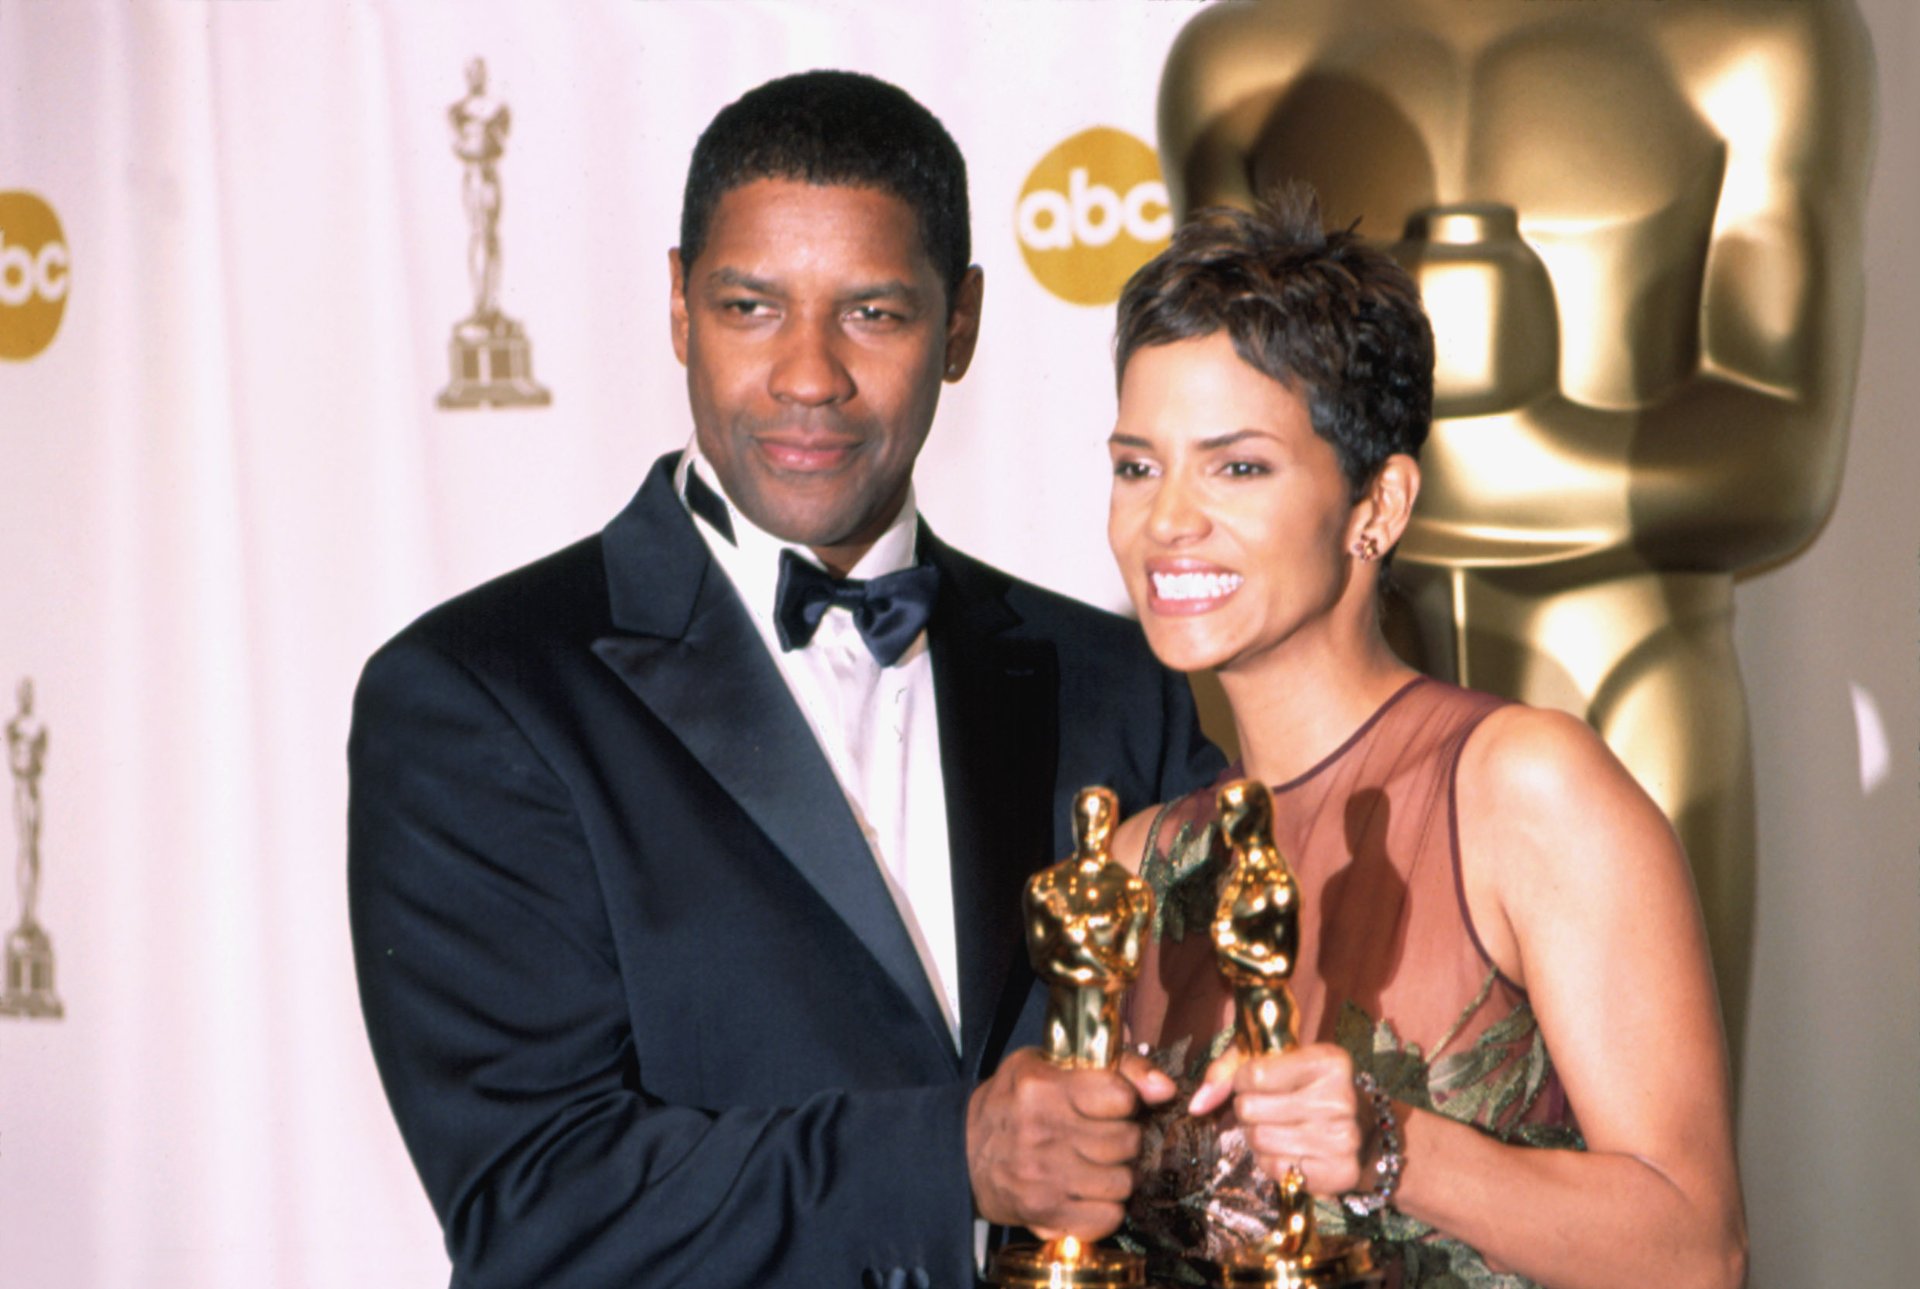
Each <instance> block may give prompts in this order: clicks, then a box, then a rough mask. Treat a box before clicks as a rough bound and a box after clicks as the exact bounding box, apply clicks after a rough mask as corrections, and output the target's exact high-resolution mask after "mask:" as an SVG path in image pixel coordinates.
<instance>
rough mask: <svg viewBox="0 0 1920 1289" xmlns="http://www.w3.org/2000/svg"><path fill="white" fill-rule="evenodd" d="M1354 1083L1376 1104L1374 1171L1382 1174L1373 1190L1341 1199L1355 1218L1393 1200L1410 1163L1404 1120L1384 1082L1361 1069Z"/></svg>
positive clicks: (1351, 1194)
mask: <svg viewBox="0 0 1920 1289" xmlns="http://www.w3.org/2000/svg"><path fill="white" fill-rule="evenodd" d="M1353 1086H1354V1087H1355V1088H1357V1089H1359V1091H1360V1094H1361V1095H1362V1096H1364V1097H1366V1098H1367V1100H1369V1101H1371V1102H1372V1103H1373V1126H1374V1130H1375V1131H1377V1132H1378V1133H1379V1134H1380V1157H1379V1158H1378V1159H1376V1160H1375V1161H1374V1163H1373V1171H1374V1172H1375V1173H1377V1174H1379V1176H1378V1177H1377V1178H1376V1179H1375V1181H1374V1183H1373V1189H1372V1190H1370V1191H1360V1192H1350V1193H1348V1194H1347V1195H1344V1196H1342V1197H1341V1199H1342V1202H1343V1203H1345V1204H1346V1206H1347V1212H1349V1213H1351V1214H1353V1215H1354V1216H1355V1217H1368V1216H1371V1215H1372V1214H1374V1213H1378V1212H1379V1211H1380V1210H1381V1209H1383V1208H1385V1207H1386V1206H1387V1205H1389V1204H1391V1203H1393V1193H1394V1192H1395V1191H1397V1190H1399V1189H1400V1170H1401V1169H1402V1168H1405V1167H1406V1166H1407V1157H1406V1155H1405V1154H1403V1153H1402V1150H1403V1146H1402V1143H1401V1139H1400V1120H1399V1119H1397V1118H1396V1117H1395V1116H1394V1113H1393V1102H1392V1100H1391V1099H1389V1098H1388V1096H1387V1094H1386V1093H1385V1092H1382V1091H1381V1090H1380V1084H1379V1083H1378V1082H1376V1081H1375V1080H1374V1077H1373V1075H1371V1074H1369V1073H1367V1072H1366V1071H1365V1070H1361V1071H1360V1072H1359V1073H1358V1074H1355V1075H1354V1076H1353Z"/></svg>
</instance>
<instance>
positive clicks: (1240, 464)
mask: <svg viewBox="0 0 1920 1289" xmlns="http://www.w3.org/2000/svg"><path fill="white" fill-rule="evenodd" d="M1223 471H1224V473H1225V474H1226V476H1227V477H1228V478H1229V479H1252V478H1257V477H1258V476H1260V475H1263V474H1266V473H1267V467H1266V466H1264V465H1262V464H1261V463H1260V462H1258V461H1229V462H1227V464H1226V465H1225V466H1224V467H1223Z"/></svg>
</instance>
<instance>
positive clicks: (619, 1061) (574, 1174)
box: [348, 457, 1219, 1289]
mask: <svg viewBox="0 0 1920 1289" xmlns="http://www.w3.org/2000/svg"><path fill="white" fill-rule="evenodd" d="M672 465H673V458H671V457H668V458H664V459H663V460H662V461H661V462H659V463H658V464H657V465H656V466H655V468H654V470H653V472H652V474H651V475H650V476H649V478H648V480H647V482H646V484H645V485H644V486H643V487H642V488H641V490H640V492H639V494H638V496H637V497H636V498H635V499H634V501H633V502H632V503H631V504H630V505H629V506H628V507H627V509H626V510H625V511H623V512H622V513H621V514H620V515H619V516H618V517H617V518H616V519H615V520H614V521H613V522H612V523H611V524H610V525H608V527H607V528H606V530H605V531H604V532H603V533H602V534H600V535H599V536H597V537H595V538H591V539H588V540H586V541H582V542H580V543H577V544H576V545H574V546H571V547H568V548H567V549H565V550H562V551H560V552H558V553H557V554H555V555H552V556H550V557H548V558H547V559H545V560H542V561H540V562H539V563H536V564H533V565H531V566H529V567H527V568H524V569H521V570H519V571H517V572H515V573H511V574H508V575H507V576H505V577H503V578H501V579H499V580H497V581H495V582H492V583H489V584H488V585H486V586H483V587H481V588H479V589H478V590H475V591H472V592H469V593H468V594H466V595H463V596H461V597H459V598H458V599H455V600H453V601H451V602H449V603H447V604H445V605H442V606H441V607H440V608H438V609H435V610H434V611H432V612H430V613H428V614H427V615H426V616H424V617H423V618H421V619H420V620H419V621H417V622H415V623H414V624H413V625H412V626H410V627H408V628H407V629H406V630H405V631H403V632H402V633H401V634H400V635H399V636H398V637H396V638H395V639H394V640H393V641H392V642H390V643H389V644H388V645H386V646H385V647H384V648H383V649H382V650H381V651H380V652H379V653H378V654H376V655H375V656H374V658H373V660H372V661H371V662H369V663H368V665H367V668H366V671H365V674H364V675H363V677H362V679H361V683H360V688H359V691H358V693H357V695H356V699H355V705H354V718H353V733H352V737H351V740H350V744H349V752H348V755H349V764H350V770H351V794H350V805H349V825H350V826H349V855H348V875H349V887H350V909H351V914H352V926H353V940H354V952H355V957H356V961H357V966H358V974H359V984H360V994H361V1001H362V1005H363V1008H364V1011H365V1014H366V1021H367V1029H368V1032H369V1035H370V1037H371V1040H372V1044H373V1051H374V1056H375V1058H376V1061H377V1063H378V1065H379V1068H380V1073H381V1077H382V1080H383V1082H384V1084H385V1086H386V1090H387V1094H388V1097H389V1099H390V1100H391V1102H392V1105H393V1110H394V1114H395V1116H396V1117H397V1119H398V1121H399V1124H400V1129H401V1133H402V1135H403V1136H404V1137H405V1139H406V1143H407V1147H408V1149H409V1150H410V1151H411V1153H412V1155H413V1159H414V1162H415V1164H416V1166H417V1167H418V1168H419V1170H420V1175H421V1177H422V1179H423V1180H424V1182H425V1184H426V1189H427V1193H428V1195H429V1197H430V1198H431V1200H432V1202H433V1206H434V1208H435V1211H436V1212H437V1213H438V1215H439V1218H440V1221H441V1223H442V1226H443V1228H444V1229H445V1232H446V1241H447V1248H448V1251H449V1253H450V1254H451V1256H452V1259H453V1263H454V1275H453V1283H454V1284H455V1285H457V1286H481V1285H487V1286H493V1285H500V1286H514V1287H515V1289H535V1287H536V1286H538V1287H540V1289H556V1287H559V1286H573V1285H579V1286H593V1287H594V1289H611V1287H612V1286H621V1287H622V1289H630V1287H632V1286H640V1285H666V1284H687V1285H713V1286H734V1285H737V1286H748V1285H808V1286H811V1285H828V1286H849V1287H850V1289H851V1287H853V1286H882V1285H884V1286H888V1287H889V1289H895V1287H903V1286H909V1285H918V1286H925V1285H943V1286H952V1285H963V1284H971V1283H972V1280H973V1248H972V1245H973V1239H972V1230H973V1226H972V1201H971V1187H970V1183H969V1180H968V1176H967V1165H966V1158H965V1131H964V1129H965V1118H966V1102H967V1097H968V1095H969V1093H970V1092H971V1090H972V1088H973V1087H974V1086H975V1084H976V1083H977V1082H978V1081H979V1080H980V1079H981V1078H982V1077H984V1076H985V1075H986V1074H988V1073H990V1072H991V1070H992V1068H993V1066H994V1064H995V1062H996V1061H997V1060H998V1059H999V1058H1000V1057H1001V1056H1002V1055H1003V1054H1004V1053H1005V1052H1006V1051H1007V1050H1008V1049H1009V1047H1010V1046H1011V1045H1014V1044H1015V1042H1016V1036H1017V1039H1018V1041H1019V1042H1031V1041H1034V1039H1035V1037H1036V1036H1037V1033H1038V1014H1039V1002H1040V999H1039V997H1038V995H1039V992H1040V991H1039V990H1038V989H1037V988H1035V987H1034V985H1033V981H1032V977H1031V973H1030V971H1029V968H1028V966H1027V962H1026V954H1025V950H1024V947H1023V944H1022V940H1021V926H1020V916H1019V900H1020V891H1021V886H1022V883H1023V882H1024V881H1025V879H1026V877H1027V875H1028V874H1029V873H1031V872H1032V871H1033V870H1035V869H1037V868H1039V867H1042V866H1043V865H1045V864H1048V863H1050V862H1052V861H1053V860H1055V859H1056V858H1058V857H1060V856H1062V855H1064V854H1066V853H1067V851H1068V850H1069V849H1070V848H1071V837H1070V833H1069V826H1070V825H1069V805H1070V802H1071V799H1072V796H1073V794H1074V792H1075V791H1076V790H1077V789H1078V788H1080V787H1082V786H1083V785H1085V784H1089V783H1106V784H1108V785H1110V786H1112V787H1113V788H1114V790H1115V791H1116V792H1118V793H1119V795H1120V798H1121V802H1122V806H1123V808H1125V809H1127V810H1134V809H1139V808H1141V807H1143V806H1145V805H1147V804H1149V803H1151V802H1153V801H1155V800H1159V799H1163V798H1167V797H1171V796H1176V795H1178V794H1179V793H1181V792H1182V791H1184V790H1186V789H1187V788H1189V787H1191V786H1193V785H1195V784H1196V783H1200V782H1203V781H1206V780H1207V779H1210V778H1211V777H1212V776H1213V774H1214V773H1215V772H1216V771H1217V769H1218V768H1219V760H1218V754H1217V753H1215V752H1214V751H1213V749H1212V748H1211V747H1209V746H1208V745H1206V744H1205V743H1204V742H1203V741H1202V740H1201V738H1200V736H1199V734H1198V731H1197V728H1196V725H1195V721H1194V714H1193V710H1192V705H1191V699H1190V697H1189V692H1188V689H1187V686H1186V683H1185V681H1184V680H1183V679H1182V678H1181V677H1179V676H1176V675H1171V674H1169V673H1167V672H1165V671H1164V670H1162V669H1161V668H1160V667H1159V666H1158V665H1157V664H1156V663H1155V662H1154V661H1153V659H1152V657H1151V656H1150V655H1149V654H1148V653H1147V651H1146V649H1145V646H1144V644H1143V643H1142V640H1141V637H1140V633H1139V629H1138V628H1137V627H1136V626H1134V625H1133V624H1131V623H1128V622H1126V621H1124V620H1123V619H1120V618H1117V617H1114V616H1112V615H1109V614H1105V613H1101V612H1098V611H1096V610H1093V609H1090V608H1087V607H1086V606H1084V605H1080V604H1077V603H1075V602H1073V601H1070V600H1067V599H1065V598H1063V597H1060V596H1055V595H1052V594H1050V593H1048V592H1045V591H1042V590H1039V589H1038V588H1035V587H1032V586H1028V585H1025V584H1023V583H1020V582H1017V581H1015V580H1013V579H1011V578H1008V577H1006V576H1005V575H1003V574H1001V573H999V572H997V571H995V570H993V569H991V568H988V567H987V566H986V565H983V564H981V563H978V562H977V561H975V560H972V559H969V558H967V557H965V556H963V555H961V554H959V553H957V552H955V551H953V550H951V549H950V548H948V547H946V546H944V545H942V544H941V543H939V542H938V541H936V540H934V539H933V538H932V537H931V536H930V535H929V534H925V533H923V534H922V540H921V548H922V551H923V552H924V553H925V557H926V558H928V559H930V560H931V561H932V562H933V563H935V564H937V565H938V566H939V568H940V572H941V576H942V583H941V591H940V598H939V601H938V604H937V607H936V609H935V613H934V617H933V620H932V622H931V623H930V624H929V627H928V632H929V644H930V647H931V650H932V657H933V666H934V675H935V688H936V694H937V698H936V702H937V706H938V710H939V718H940V740H941V758H942V761H943V763H944V764H943V772H944V775H945V779H946V790H947V812H948V824H949V832H950V835H951V849H952V861H953V884H954V908H955V916H956V920H957V923H958V928H959V959H960V961H959V970H960V977H961V1012H962V1025H963V1050H962V1051H961V1052H959V1053H958V1054H956V1053H955V1051H954V1049H953V1043H952V1041H951V1039H950V1038H949V1036H948V1031H947V1029H946V1026H945V1023H944V1022H943V1020H942V1019H941V1014H940V1010H939V1007H938V1005H937V1004H936V1003H935V1001H934V997H933V993H932V986H931V985H930V984H929V982H928V980H927V978H926V976H925V974H924V972H923V971H922V969H921V966H920V962H919V959H918V958H917V956H916V955H915V953H914V949H913V946H912V944H911V942H910V941H909V938H908V935H907V933H906V930H905V928H904V926H903V925H902V923H901V921H900V918H899V916H898V914H897V913H896V911H895V909H894V906H893V902H892V900H891V898H890V897H889V895H888V893H887V890H886V888H885V885H884V884H883V881H882V878H881V876H880V873H879V870H878V868H877V867H876V865H875V863H874V860H873V857H872V853H871V851H870V850H869V849H868V847H867V845H866V843H865V841H864V840H863V839H862V837H861V834H860V832H859V830H858V827H857V825H856V824H855V822H854V819H853V816H852V814H851V812H850V811H849V809H848V808H847V805H846V802H845V798H844V796H843V795H842V793H841V790H840V788H839V786H838V785H837V783H836V781H835V779H834V777H833V774H832V771H831V770H830V769H829V768H828V765H827V762H826V760H825V758H824V756H823V755H822V753H821V752H820V750H819V747H818V745H817V744H816V743H815V741H814V739H813V736H812V734H811V732H810V731H809V730H808V728H807V725H806V721H805V718H804V717H803V716H802V715H801V713H800V710H799V708H798V707H797V705H796V704H795V702H794V700H793V698H792V697H791V695H790V694H789V692H788V691H787V689H786V686H785V685H784V683H783V682H782V680H781V678H780V675H779V672H778V669H777V668H776V667H775V665H774V663H773V661H772V659H771V658H770V657H769V656H768V654H767V651H766V649H765V646H764V645H763V644H762V642H761V639H760V637H759V636H758V635H757V634H756V633H755V631H754V628H753V626H752V623H751V622H750V621H749V620H748V618H747V615H746V610H745V609H744V607H743V606H742V605H741V603H740V601H739V599H738V597H737V596H736V594H735V593H734V590H733V587H732V584H731V583H730V582H729V581H728V580H727V579H726V577H725V576H724V575H723V574H722V573H721V572H720V570H719V569H718V567H717V566H715V565H714V564H713V563H712V561H711V558H710V556H709V554H708V552H707V550H706V547H705V545H704V544H703V543H702V541H701V539H700V537H699V535H698V534H697V533H696V532H695V531H694V529H693V527H692V524H691V522H690V521H689V519H688V517H687V515H686V513H685V511H684V510H683V509H682V507H681V505H680V502H679V500H678V499H677V498H676V497H675V496H674V495H673V490H672V480H671V469H672Z"/></svg>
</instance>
